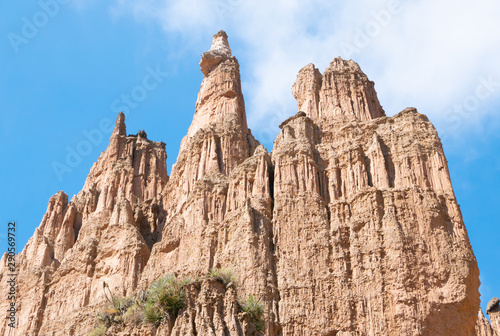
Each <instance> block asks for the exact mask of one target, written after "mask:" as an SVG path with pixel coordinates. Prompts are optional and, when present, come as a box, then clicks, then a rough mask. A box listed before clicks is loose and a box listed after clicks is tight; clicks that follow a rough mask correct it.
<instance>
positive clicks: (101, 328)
mask: <svg viewBox="0 0 500 336" xmlns="http://www.w3.org/2000/svg"><path fill="white" fill-rule="evenodd" d="M107 330H108V328H106V326H105V325H104V324H102V323H99V324H98V325H97V326H96V327H95V329H94V330H92V332H91V333H90V334H89V336H104V335H105V334H106V331H107Z"/></svg>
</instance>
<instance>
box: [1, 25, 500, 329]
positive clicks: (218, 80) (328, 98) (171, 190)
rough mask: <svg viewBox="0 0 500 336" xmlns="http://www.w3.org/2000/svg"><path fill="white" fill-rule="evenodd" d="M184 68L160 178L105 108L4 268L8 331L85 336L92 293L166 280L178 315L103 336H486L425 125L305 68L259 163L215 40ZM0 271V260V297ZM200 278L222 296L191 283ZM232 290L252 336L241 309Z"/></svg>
mask: <svg viewBox="0 0 500 336" xmlns="http://www.w3.org/2000/svg"><path fill="white" fill-rule="evenodd" d="M200 69H201V72H202V73H203V81H202V83H201V87H200V92H199V94H198V100H197V103H196V109H195V112H194V116H193V121H192V124H191V126H190V127H189V130H188V132H187V135H186V136H185V137H184V139H183V140H182V143H181V147H180V151H179V156H178V158H177V162H176V163H175V165H174V166H173V168H172V173H171V175H170V176H168V175H167V169H166V151H165V144H164V143H162V142H155V141H152V140H149V139H148V137H147V134H146V132H145V131H139V132H138V133H137V134H135V135H126V134H127V133H126V126H125V115H124V114H123V113H120V114H119V115H118V117H117V120H116V125H115V129H114V131H113V133H112V135H111V138H110V142H109V146H108V148H107V149H106V151H104V152H103V153H102V154H101V156H100V157H99V159H98V160H97V162H96V163H95V164H94V165H93V167H92V168H91V170H90V173H89V175H88V177H87V180H86V181H85V184H84V187H83V189H82V190H81V191H80V192H79V193H78V194H77V195H75V196H73V197H72V198H71V200H68V196H67V195H66V194H64V193H63V192H58V193H57V194H56V195H54V196H53V197H51V198H50V200H49V204H48V207H47V212H46V214H45V215H44V217H43V219H42V222H41V224H40V226H39V227H38V228H37V229H36V230H35V233H34V235H33V237H32V238H31V239H30V240H29V242H28V243H27V245H26V247H25V248H24V250H23V251H22V252H21V253H20V254H18V255H17V256H16V261H17V264H18V265H19V275H18V284H19V287H18V293H19V297H18V298H17V317H18V326H17V329H16V332H17V334H18V335H28V336H45V335H52V336H67V335H74V336H79V335H88V334H89V333H90V332H91V331H92V330H93V328H94V326H95V322H96V313H97V312H98V311H100V310H102V309H103V307H106V304H108V301H109V298H108V296H107V294H109V293H112V294H113V295H116V296H132V295H137V293H144V291H145V290H146V289H148V288H150V286H151V284H153V283H154V282H155V281H156V280H157V279H158V278H160V277H162V276H164V275H166V274H172V275H175V276H179V277H191V278H192V279H197V280H194V281H192V282H191V283H189V284H186V285H184V287H183V290H184V292H185V299H184V300H185V301H184V304H183V306H182V308H181V309H180V310H179V312H178V315H177V314H175V315H171V316H170V315H169V317H168V318H169V319H168V320H167V322H162V323H161V324H159V325H158V326H155V325H152V324H148V323H145V322H144V323H143V322H141V323H138V324H135V325H127V324H126V323H121V322H120V323H115V324H113V325H111V326H107V331H106V332H105V335H108V336H109V335H118V336H125V335H143V336H173V335H178V336H180V335H183V336H184V335H234V336H236V335H251V336H254V335H255V336H259V335H263V334H265V335H268V336H285V335H297V336H300V335H325V336H328V335H330V336H332V335H337V336H355V335H409V336H411V335H415V336H416V335H428V336H431V335H432V336H439V335H441V336H447V335H454V336H468V335H474V334H477V335H479V336H495V335H499V328H500V327H499V323H500V309H499V302H498V299H496V300H495V299H494V300H492V301H491V302H490V304H488V307H487V311H486V313H487V314H488V315H489V317H490V320H491V324H490V323H489V321H488V319H486V317H485V316H484V315H483V313H482V311H481V310H479V303H480V301H479V291H478V288H479V270H478V268H477V263H476V259H475V257H474V253H473V251H472V248H471V245H470V242H469V239H468V236H467V230H466V228H465V225H464V222H463V219H462V215H461V212H460V208H459V206H458V203H457V200H456V198H455V194H454V192H453V188H452V184H451V180H450V175H449V171H448V166H447V161H446V158H445V155H444V152H443V148H442V146H441V142H440V139H439V137H438V134H437V132H436V129H435V128H434V127H433V125H432V124H431V123H430V121H429V120H428V119H427V117H425V115H423V114H420V113H418V112H417V110H416V109H414V108H408V109H405V110H403V111H401V112H400V113H397V114H396V115H394V116H392V117H388V116H386V115H385V112H384V110H383V109H382V106H381V105H380V103H379V101H378V98H377V94H376V92H375V89H374V83H373V82H371V81H370V80H369V79H368V77H367V76H366V75H365V74H364V73H363V72H362V71H361V69H360V67H359V66H358V65H357V64H356V63H355V62H353V61H345V60H342V59H340V58H337V59H335V60H334V61H333V62H332V63H331V64H330V66H329V67H328V68H327V69H326V70H325V71H324V73H323V74H322V73H321V72H320V71H319V70H318V69H316V68H315V66H314V65H312V64H310V65H308V66H306V67H304V68H303V69H302V70H300V72H299V74H298V76H297V80H296V82H295V84H294V85H293V88H292V92H293V95H294V96H295V98H296V99H297V106H298V111H299V112H298V113H297V114H295V115H294V116H292V117H290V118H289V119H287V120H285V121H284V122H283V123H282V124H281V126H280V133H279V134H278V136H277V138H276V140H275V142H274V147H273V150H272V152H271V153H269V152H268V151H267V150H266V148H264V146H262V145H261V144H260V143H259V142H258V141H257V140H256V139H255V138H254V137H253V135H252V133H251V131H250V129H248V126H247V121H246V112H245V104H244V99H243V94H242V89H241V80H240V72H239V64H238V61H237V59H236V58H235V57H234V56H233V55H232V52H231V49H230V47H229V43H228V38H227V35H226V33H225V32H223V31H220V32H219V33H217V34H216V35H215V36H214V38H213V42H212V46H211V48H210V50H209V51H207V52H205V53H203V55H202V56H201V61H200ZM6 265H7V258H6V256H5V255H4V257H3V258H2V261H1V263H0V270H1V271H0V291H1V292H2V293H6V292H8V287H7V283H6V281H5V276H6V274H7V272H6ZM214 268H215V269H222V268H225V269H231V270H232V271H233V272H234V274H236V275H237V277H238V281H237V284H235V283H232V284H225V283H223V282H221V281H219V280H218V279H215V278H210V277H207V274H208V273H209V272H210V270H212V269H214ZM104 284H106V285H104ZM107 289H109V291H108V292H107V291H106V290H107ZM250 295H252V297H255V298H258V302H259V304H260V303H262V304H263V307H264V310H265V321H264V322H265V323H264V324H265V326H264V327H263V329H259V330H261V331H262V332H260V331H258V330H257V325H256V322H255V320H252V318H251V316H250V315H249V314H248V313H244V312H242V311H241V310H242V309H241V307H240V303H239V302H241V299H242V298H246V297H250ZM7 305H8V302H4V301H1V302H0V310H3V311H6V310H7V307H8V306H7ZM478 312H479V313H478ZM164 321H165V320H164ZM9 332H11V330H10V329H9V327H8V326H7V324H6V323H2V324H0V335H2V336H8V335H10V334H9Z"/></svg>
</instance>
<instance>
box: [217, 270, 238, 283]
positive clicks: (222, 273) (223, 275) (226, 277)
mask: <svg viewBox="0 0 500 336" xmlns="http://www.w3.org/2000/svg"><path fill="white" fill-rule="evenodd" d="M210 276H211V277H212V278H216V279H219V280H220V281H222V283H224V284H225V285H227V284H229V283H231V282H232V283H234V284H235V285H236V284H237V283H238V277H237V276H236V274H234V272H233V270H232V269H230V268H212V269H211V270H210Z"/></svg>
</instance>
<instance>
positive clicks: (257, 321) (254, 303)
mask: <svg viewBox="0 0 500 336" xmlns="http://www.w3.org/2000/svg"><path fill="white" fill-rule="evenodd" d="M240 309H241V311H243V312H245V313H247V314H248V317H249V319H250V322H252V323H253V324H254V325H255V328H257V331H260V332H263V331H264V303H262V302H260V299H257V298H256V297H255V296H253V295H250V296H249V297H248V298H247V299H246V300H244V301H242V302H240Z"/></svg>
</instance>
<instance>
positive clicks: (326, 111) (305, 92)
mask: <svg viewBox="0 0 500 336" xmlns="http://www.w3.org/2000/svg"><path fill="white" fill-rule="evenodd" d="M292 92H293V95H294V97H295V98H296V99H297V108H298V110H299V111H305V112H306V113H307V115H308V116H309V117H311V118H312V119H313V120H315V121H317V122H319V121H320V120H322V119H326V120H329V119H332V118H335V117H337V116H344V117H347V118H348V119H355V120H358V121H367V120H371V119H375V118H378V117H383V116H385V113H384V110H383V109H382V106H381V105H380V103H379V101H378V98H377V93H376V92H375V88H374V83H373V82H372V81H370V80H369V79H368V77H367V76H366V75H365V74H364V73H363V71H361V68H360V67H359V65H358V64H357V63H356V62H354V61H352V60H349V61H346V60H343V59H342V58H340V57H337V58H335V59H334V60H333V62H331V63H330V65H329V66H328V68H326V70H325V72H324V73H323V74H321V73H320V72H319V70H318V69H316V67H315V66H314V64H308V65H306V66H305V67H304V68H302V69H301V70H300V71H299V74H298V75H297V80H296V81H295V84H294V85H293V87H292Z"/></svg>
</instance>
